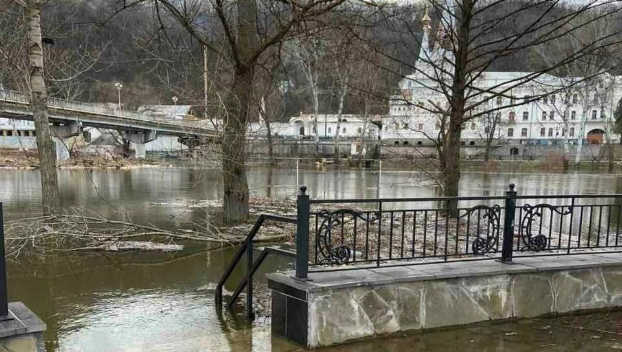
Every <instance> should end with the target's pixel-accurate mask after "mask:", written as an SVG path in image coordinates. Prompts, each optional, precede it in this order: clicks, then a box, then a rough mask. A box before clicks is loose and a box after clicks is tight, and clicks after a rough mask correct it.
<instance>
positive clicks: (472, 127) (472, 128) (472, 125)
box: [471, 122, 476, 131]
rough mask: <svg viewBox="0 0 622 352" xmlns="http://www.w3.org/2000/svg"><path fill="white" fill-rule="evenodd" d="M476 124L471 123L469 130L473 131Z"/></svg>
mask: <svg viewBox="0 0 622 352" xmlns="http://www.w3.org/2000/svg"><path fill="white" fill-rule="evenodd" d="M475 129H476V126H475V122H473V123H471V131H475Z"/></svg>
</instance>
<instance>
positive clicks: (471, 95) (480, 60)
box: [385, 0, 620, 212]
mask: <svg viewBox="0 0 622 352" xmlns="http://www.w3.org/2000/svg"><path fill="white" fill-rule="evenodd" d="M425 3H426V4H427V7H428V8H430V9H431V10H433V13H432V14H433V15H434V16H435V17H436V18H437V19H436V20H435V21H433V20H432V18H431V17H430V16H428V15H426V16H422V17H423V20H422V25H423V29H424V30H423V31H424V36H423V39H419V38H421V37H418V36H417V35H416V33H417V32H419V31H418V30H417V29H416V28H415V27H414V26H413V24H411V21H410V20H408V19H403V18H400V19H399V24H400V27H399V28H398V27H397V26H396V27H395V32H396V33H398V36H400V37H404V36H405V37H410V38H412V37H414V38H415V39H416V41H417V42H418V44H419V46H420V47H421V48H422V49H421V50H420V55H419V58H418V60H417V62H416V64H415V65H413V64H411V63H409V62H404V61H403V60H400V59H399V58H398V57H396V56H394V55H392V53H390V52H385V54H386V55H387V56H389V57H391V58H392V59H394V60H396V61H399V62H400V63H401V64H402V65H403V66H405V67H408V68H409V69H411V70H413V71H414V72H415V73H414V74H412V75H408V76H407V78H408V80H410V81H412V82H413V83H414V86H416V87H418V88H422V89H424V90H426V91H427V92H428V95H430V97H427V101H426V104H425V105H422V106H417V108H419V109H422V110H424V111H428V112H431V113H435V114H443V115H445V116H447V118H448V123H447V125H446V126H445V128H446V129H447V131H446V135H445V137H444V138H443V140H442V147H441V148H439V165H440V168H441V171H442V175H443V190H444V193H445V195H447V196H456V195H458V182H459V180H460V175H461V173H460V149H461V148H460V145H461V143H460V142H461V134H462V126H463V125H464V124H465V123H466V122H469V121H470V120H473V119H478V118H480V117H481V116H483V115H485V114H488V113H490V112H495V111H499V110H503V109H510V108H513V107H516V106H520V105H523V104H529V103H531V102H533V101H535V100H537V99H539V98H540V96H538V95H534V96H531V97H528V99H520V100H517V99H515V97H513V96H512V90H513V89H517V88H520V87H522V86H525V85H526V84H529V83H530V82H533V81H536V80H538V79H539V78H541V77H542V76H543V75H546V74H550V73H555V69H557V68H558V67H562V66H563V65H567V64H568V63H571V62H573V61H576V60H580V59H582V58H585V57H586V56H589V55H591V54H593V53H594V52H595V51H597V50H598V49H600V48H603V47H608V46H611V45H612V42H617V41H619V31H617V30H616V31H614V32H613V33H607V34H605V35H603V36H600V37H598V38H596V39H595V40H594V41H592V42H590V43H584V45H582V46H580V47H578V48H576V49H575V50H573V51H571V52H570V53H569V54H567V55H563V56H559V57H557V58H556V59H555V60H554V61H552V62H551V63H549V64H543V65H540V66H538V67H533V68H532V70H531V71H530V72H521V73H520V74H517V75H516V76H514V77H511V78H508V79H503V80H501V81H499V82H496V83H495V82H492V83H491V82H488V83H487V84H483V82H484V81H485V80H486V73H487V72H488V71H490V70H493V69H494V67H495V66H496V65H498V64H499V63H500V62H501V61H502V60H508V59H509V58H514V59H516V58H518V57H529V54H530V52H531V51H532V50H533V48H535V47H537V46H541V45H546V44H547V43H550V42H552V41H554V40H556V39H558V38H560V37H564V36H571V35H572V34H573V33H574V32H575V31H577V30H579V29H580V28H582V27H584V26H586V25H587V24H589V23H592V22H596V21H614V20H616V18H618V17H619V16H618V15H619V12H620V7H619V6H617V1H613V0H611V1H599V0H588V1H585V2H581V3H580V4H578V5H577V4H567V3H564V2H561V1H551V0H536V1H516V0H488V1H485V0H456V1H454V0H426V1H425ZM387 16H391V14H388V15H387ZM432 23H436V28H437V34H436V36H435V38H434V39H435V41H434V46H435V47H434V48H433V49H432V50H430V49H428V44H427V41H428V40H429V38H430V36H431V29H432ZM498 96H501V97H504V98H506V99H507V100H509V103H508V104H503V105H501V106H490V105H491V104H490V105H489V104H488V103H489V101H490V100H492V99H495V98H496V97H498ZM438 97H441V98H443V99H444V100H445V102H446V103H447V105H448V108H447V109H445V108H444V107H443V106H439V104H438V101H437V100H436V99H435V98H438ZM406 103H407V104H411V105H413V102H412V101H407V102H406ZM456 205H457V203H456V202H455V201H450V202H448V205H447V206H448V209H449V210H450V212H455V208H456Z"/></svg>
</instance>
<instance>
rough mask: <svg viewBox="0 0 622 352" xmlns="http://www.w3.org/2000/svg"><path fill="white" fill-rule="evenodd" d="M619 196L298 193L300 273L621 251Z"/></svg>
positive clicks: (621, 202)
mask: <svg viewBox="0 0 622 352" xmlns="http://www.w3.org/2000/svg"><path fill="white" fill-rule="evenodd" d="M621 223H622V195H621V194H613V195H524V196H523V195H521V196H518V195H517V193H516V192H515V191H514V185H510V189H509V190H508V191H507V192H506V194H505V195H502V196H489V197H437V198H381V199H337V200H315V199H313V200H310V199H309V196H308V195H306V188H304V189H301V193H300V195H299V197H298V219H297V239H296V241H297V242H296V245H297V266H296V269H297V273H296V275H297V277H298V278H305V277H306V276H307V273H308V272H309V271H311V272H313V271H321V270H347V269H355V268H360V267H365V266H374V267H379V266H392V265H414V264H428V263H434V262H448V261H464V260H484V259H499V260H500V261H502V262H511V261H512V259H513V258H517V257H521V256H547V255H549V256H550V255H566V254H582V253H594V252H620V251H622V233H621V232H620V227H621V226H620V225H621Z"/></svg>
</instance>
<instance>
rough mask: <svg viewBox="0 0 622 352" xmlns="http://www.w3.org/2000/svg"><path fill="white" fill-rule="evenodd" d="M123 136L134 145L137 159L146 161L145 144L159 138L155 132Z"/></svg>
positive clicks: (126, 133) (129, 133)
mask: <svg viewBox="0 0 622 352" xmlns="http://www.w3.org/2000/svg"><path fill="white" fill-rule="evenodd" d="M122 136H123V138H125V139H127V140H128V141H130V143H132V146H133V147H134V152H135V153H136V155H135V156H136V159H144V158H145V157H146V156H147V151H146V146H145V144H146V143H149V142H151V141H153V140H155V139H156V138H157V137H158V135H157V133H156V132H155V131H145V132H124V133H123V134H122Z"/></svg>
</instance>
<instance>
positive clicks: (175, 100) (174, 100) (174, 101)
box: [172, 97, 177, 105]
mask: <svg viewBox="0 0 622 352" xmlns="http://www.w3.org/2000/svg"><path fill="white" fill-rule="evenodd" d="M172 99H173V104H175V105H177V97H173V98H172Z"/></svg>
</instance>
